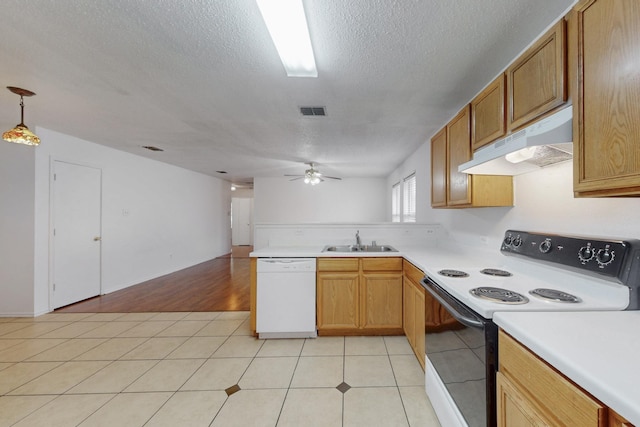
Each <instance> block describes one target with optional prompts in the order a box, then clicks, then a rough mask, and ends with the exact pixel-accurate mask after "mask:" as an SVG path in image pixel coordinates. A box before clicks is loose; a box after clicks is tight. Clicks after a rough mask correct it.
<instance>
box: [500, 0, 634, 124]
mask: <svg viewBox="0 0 640 427" xmlns="http://www.w3.org/2000/svg"><path fill="white" fill-rule="evenodd" d="M631 1H633V0H631ZM565 29H566V27H565V22H564V20H563V19H561V20H560V21H559V22H558V23H557V24H556V25H555V26H554V27H553V28H551V29H550V30H549V31H548V32H547V33H546V34H545V35H543V36H542V37H540V39H539V40H538V41H537V42H536V43H535V44H534V45H533V46H531V47H530V48H529V49H527V51H526V52H525V53H523V54H522V55H521V56H520V57H519V58H518V59H517V60H516V61H515V62H514V63H513V64H512V65H511V66H509V68H508V69H507V85H508V88H507V91H508V94H509V95H508V96H509V114H508V126H509V129H510V130H512V131H513V130H515V129H518V128H520V127H522V126H524V125H526V124H527V123H529V122H530V121H532V120H533V119H535V118H537V117H539V116H540V115H542V114H544V113H546V112H548V111H550V110H552V109H554V108H555V107H557V106H559V105H562V104H563V103H564V102H565V101H566V99H567V89H566V83H565V80H566V79H565V74H566V59H565V56H566V55H565V51H566V40H565V39H566V37H565Z"/></svg>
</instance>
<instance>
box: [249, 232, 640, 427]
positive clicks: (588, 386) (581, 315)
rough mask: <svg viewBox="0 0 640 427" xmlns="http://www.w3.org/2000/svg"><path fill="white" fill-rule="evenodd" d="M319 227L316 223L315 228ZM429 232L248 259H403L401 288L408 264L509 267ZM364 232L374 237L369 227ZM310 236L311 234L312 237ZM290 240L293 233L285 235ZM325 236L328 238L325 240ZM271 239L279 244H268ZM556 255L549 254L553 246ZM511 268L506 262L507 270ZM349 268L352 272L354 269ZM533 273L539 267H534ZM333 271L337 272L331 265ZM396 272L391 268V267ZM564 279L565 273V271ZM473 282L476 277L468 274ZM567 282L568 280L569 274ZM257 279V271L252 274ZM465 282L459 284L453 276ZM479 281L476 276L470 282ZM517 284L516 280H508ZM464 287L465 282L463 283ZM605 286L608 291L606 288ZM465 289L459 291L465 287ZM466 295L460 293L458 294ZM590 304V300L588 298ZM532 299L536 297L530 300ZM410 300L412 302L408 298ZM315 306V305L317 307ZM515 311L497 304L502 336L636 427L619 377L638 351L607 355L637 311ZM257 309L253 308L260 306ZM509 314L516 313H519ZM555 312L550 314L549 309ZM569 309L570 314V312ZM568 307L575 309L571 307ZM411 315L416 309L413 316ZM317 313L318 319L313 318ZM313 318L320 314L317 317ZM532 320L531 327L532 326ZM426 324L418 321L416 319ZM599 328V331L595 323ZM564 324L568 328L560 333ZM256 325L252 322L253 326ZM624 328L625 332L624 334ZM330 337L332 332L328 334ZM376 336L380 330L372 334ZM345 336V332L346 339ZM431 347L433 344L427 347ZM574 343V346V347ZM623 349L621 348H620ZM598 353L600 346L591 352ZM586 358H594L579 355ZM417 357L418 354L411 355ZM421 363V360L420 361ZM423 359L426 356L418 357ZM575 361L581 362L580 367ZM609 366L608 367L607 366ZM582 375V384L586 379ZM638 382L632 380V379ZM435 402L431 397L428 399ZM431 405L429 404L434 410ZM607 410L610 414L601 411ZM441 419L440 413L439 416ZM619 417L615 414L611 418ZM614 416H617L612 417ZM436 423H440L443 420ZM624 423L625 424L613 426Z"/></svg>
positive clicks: (634, 404)
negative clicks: (413, 238)
mask: <svg viewBox="0 0 640 427" xmlns="http://www.w3.org/2000/svg"><path fill="white" fill-rule="evenodd" d="M316 227H319V226H316ZM429 227H432V232H433V236H432V238H431V239H423V241H422V243H420V242H404V243H405V244H403V242H401V241H400V240H401V239H400V237H401V235H402V234H404V233H398V235H399V236H400V237H398V239H399V240H398V242H396V241H395V240H394V239H393V238H392V237H389V238H385V240H384V241H383V240H378V241H380V242H383V243H384V244H389V245H392V246H394V247H395V248H397V249H398V252H384V253H380V252H377V253H366V252H358V253H355V254H354V253H336V252H323V251H322V249H323V248H324V247H325V244H323V242H319V243H318V244H311V245H306V246H305V245H295V244H290V245H288V246H266V247H262V248H260V249H257V250H256V251H255V252H253V253H252V254H251V257H252V262H255V261H256V260H257V259H258V258H279V257H292V258H296V257H305V258H309V257H310V258H315V259H316V260H317V261H320V264H322V263H324V262H327V261H330V263H332V262H333V260H336V261H340V260H344V261H350V262H351V263H354V265H356V266H357V265H360V264H358V263H361V262H362V261H363V260H376V259H389V260H395V259H400V260H402V261H403V266H402V274H403V276H404V284H406V283H407V271H405V270H406V269H407V266H408V265H411V266H413V267H414V268H415V269H419V270H420V271H421V272H422V273H424V274H426V275H428V276H429V277H436V276H437V275H438V272H439V271H440V270H441V269H443V268H455V267H459V268H460V267H461V269H463V270H466V271H472V269H473V268H475V267H478V268H486V267H504V268H509V266H510V265H511V264H510V262H511V258H513V257H504V256H503V254H501V253H500V252H499V251H495V250H491V249H488V248H487V247H481V245H464V244H461V243H460V241H459V240H458V241H456V239H455V238H451V236H449V235H448V234H447V233H446V232H445V231H444V230H442V229H441V228H439V227H438V226H429ZM369 232H370V233H371V232H373V231H372V229H370V230H369ZM296 233H298V234H305V233H306V234H307V236H306V237H307V238H309V237H310V236H309V235H308V234H309V231H308V230H305V231H303V232H292V233H291V234H292V235H294V236H295V234H296ZM311 234H312V232H311ZM367 236H368V235H367ZM290 237H291V236H290ZM328 238H329V239H331V237H328ZM271 240H273V241H274V242H275V241H278V239H275V238H273V239H271ZM282 241H283V242H290V243H291V241H290V238H283V239H282ZM307 241H308V242H310V243H313V242H314V240H313V239H307ZM335 243H337V244H343V243H346V241H345V242H338V241H335ZM554 250H555V249H554ZM511 266H512V265H511ZM354 268H355V267H354ZM532 268H538V267H537V266H534V267H532ZM334 269H335V268H334ZM358 271H359V272H360V273H358V272H357V271H355V270H354V271H353V274H354V275H357V274H361V270H358ZM394 271H395V272H396V273H395V274H397V273H398V271H397V269H395V270H394ZM514 273H515V277H518V274H519V273H520V271H518V270H516V271H515V272H514ZM567 274H569V273H567ZM320 275H321V272H318V273H317V277H320ZM471 277H472V278H473V277H475V276H474V275H473V273H472V276H471ZM567 277H570V276H567ZM254 279H255V273H254ZM458 280H465V279H458ZM469 280H472V281H473V280H477V279H469ZM491 280H503V279H491ZM513 280H517V279H513ZM396 283H397V286H398V289H397V291H398V292H399V293H400V294H402V297H400V301H402V305H401V307H399V308H397V310H399V311H401V312H398V313H396V314H397V318H399V319H401V322H402V326H403V327H405V329H404V330H405V334H407V336H409V335H410V334H409V332H408V331H407V329H406V326H407V325H406V323H407V322H408V321H410V319H409V320H408V318H407V312H408V310H409V307H408V306H407V301H408V300H407V299H406V296H407V295H406V293H407V291H408V290H410V288H408V287H406V286H402V282H396ZM457 283H460V284H462V283H469V282H462V281H461V282H457ZM557 283H558V282H550V283H549V285H550V286H551V285H557ZM465 286H466V285H465ZM605 288H606V286H605ZM462 289H463V291H464V289H466V288H464V286H463V288H462ZM463 293H464V292H463ZM427 295H428V294H427ZM531 298H534V297H530V299H531ZM587 299H588V298H587ZM534 300H535V298H534ZM410 301H413V302H414V303H415V301H416V300H415V299H410ZM318 304H320V303H318ZM529 304H530V305H531V307H543V309H544V305H545V303H544V302H539V301H538V300H535V301H531V302H530V303H529ZM512 307H513V306H508V305H507V306H502V308H500V309H499V310H497V311H496V313H495V319H496V322H495V323H496V324H497V325H498V326H499V327H501V328H503V329H504V330H505V331H506V332H507V333H509V334H511V335H512V336H513V337H514V338H515V339H517V340H518V341H519V342H521V343H522V344H524V345H525V346H527V347H529V349H530V350H532V351H533V352H534V353H536V354H538V355H539V356H540V357H541V358H542V359H544V360H545V361H546V362H547V363H548V364H549V365H551V366H552V367H553V368H555V369H557V370H558V371H560V373H561V374H562V375H564V376H565V377H566V378H568V379H569V381H572V382H574V383H575V384H577V385H578V386H579V387H580V388H582V389H583V390H584V391H585V392H586V393H587V395H588V396H590V399H593V401H594V402H601V406H602V408H603V409H602V413H604V414H608V413H611V414H612V416H613V415H614V414H620V417H619V419H626V420H628V421H630V422H633V423H634V424H635V425H638V424H639V420H640V418H639V416H638V415H639V414H638V412H637V409H634V408H638V407H640V394H638V393H635V394H634V393H633V389H632V388H629V387H630V385H629V384H625V383H624V379H625V378H629V375H627V374H626V372H631V371H633V369H634V368H633V366H634V362H633V361H632V360H631V356H630V355H633V354H637V349H635V348H632V349H631V350H630V352H629V353H628V354H629V355H621V356H619V355H617V354H616V355H610V354H609V353H610V352H611V351H610V350H611V349H615V348H621V347H622V346H628V344H627V343H628V342H629V341H631V340H630V338H629V333H631V331H633V330H634V329H636V330H637V328H638V327H639V326H640V315H639V314H638V312H637V311H616V310H620V309H619V308H618V309H613V310H614V311H602V312H590V311H587V312H583V311H579V310H578V311H573V312H568V311H565V310H566V309H564V307H566V306H564V307H563V306H562V305H561V306H560V308H556V309H555V310H558V311H548V312H535V311H514V312H505V311H504V310H514V309H513V308H512ZM424 308H425V310H427V311H428V310H432V308H430V306H429V305H428V304H427V305H425V307H424ZM255 309H256V307H255V305H253V306H252V313H254V312H255ZM258 309H259V307H258ZM515 310H518V309H517V308H516V309H515ZM552 310H553V309H552ZM568 310H572V308H569V309H568ZM573 310H576V309H575V308H573ZM413 313H415V311H414V312H413ZM318 316H320V315H319V314H318ZM318 318H319V317H318ZM534 321H535V322H538V323H537V326H535V327H533V326H532V324H533V323H534ZM422 322H423V323H424V318H423V320H422ZM598 323H599V326H598ZM565 325H566V328H565ZM607 325H613V327H614V328H617V326H616V325H624V326H621V327H620V328H619V329H617V330H618V332H619V333H618V332H617V333H609V332H607V331H605V329H608V326H607ZM254 326H255V325H254ZM569 326H571V327H573V328H576V329H575V332H570V331H571V329H570V328H569ZM545 330H546V331H549V330H551V331H552V333H547V335H545V334H543V333H542V332H543V331H545ZM399 331H400V328H396V329H394V330H393V331H392V333H399ZM592 331H596V333H597V338H596V339H591V338H590V337H592V336H593V332H592ZM625 331H626V332H625ZM333 332H335V331H333ZM361 332H362V333H363V334H367V331H366V330H364V331H361ZM376 332H377V333H379V331H376ZM347 334H348V333H345V335H347ZM429 337H430V336H429V335H427V339H426V348H427V353H428V352H429V351H428V349H429V348H430V347H429V346H430V341H429V339H430V338H429ZM560 341H562V342H563V345H562V346H561V345H558V342H560ZM410 343H411V346H412V348H414V350H415V349H416V347H415V346H414V343H413V342H411V339H410ZM432 345H433V343H432ZM574 345H575V348H574V347H572V346H574ZM625 348H626V347H625ZM596 349H598V350H597V351H596ZM423 351H424V350H423ZM583 352H584V353H585V354H587V355H589V354H591V355H592V356H585V354H582V353H583ZM417 353H419V352H417ZM418 357H419V359H420V358H421V357H420V356H418ZM423 357H424V356H423ZM578 361H579V362H578ZM610 361H611V363H609V362H610ZM594 365H599V368H598V369H595V366H594ZM584 378H586V381H585V380H584ZM427 382H428V384H429V383H433V379H430V378H429V377H428V376H427ZM630 384H631V385H632V384H637V382H631V383H630ZM431 400H432V401H433V399H431ZM434 407H435V406H434ZM608 409H611V411H609V412H607V411H608ZM438 416H439V417H440V414H438ZM616 416H617V415H616ZM616 419H618V418H616ZM441 422H443V423H446V419H444V420H442V419H441ZM602 425H610V424H602ZM619 425H624V424H619Z"/></svg>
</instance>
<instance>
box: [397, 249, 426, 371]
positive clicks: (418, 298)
mask: <svg viewBox="0 0 640 427" xmlns="http://www.w3.org/2000/svg"><path fill="white" fill-rule="evenodd" d="M422 276H424V274H423V273H422V271H420V270H418V269H417V268H416V267H415V266H413V264H411V263H410V262H408V261H404V278H403V283H402V288H403V293H402V296H403V312H402V315H403V323H404V333H405V335H406V336H407V340H409V344H410V345H411V348H412V349H413V352H414V353H415V355H416V357H417V358H418V361H419V362H420V365H421V366H422V369H424V367H425V353H426V350H425V328H424V319H425V304H424V296H425V292H426V291H425V290H424V289H423V288H422V286H421V285H420V283H419V280H420V279H421V278H422ZM416 279H418V282H417V281H416Z"/></svg>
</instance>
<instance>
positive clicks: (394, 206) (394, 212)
mask: <svg viewBox="0 0 640 427" xmlns="http://www.w3.org/2000/svg"><path fill="white" fill-rule="evenodd" d="M391 222H400V183H399V182H397V183H395V184H393V187H391Z"/></svg>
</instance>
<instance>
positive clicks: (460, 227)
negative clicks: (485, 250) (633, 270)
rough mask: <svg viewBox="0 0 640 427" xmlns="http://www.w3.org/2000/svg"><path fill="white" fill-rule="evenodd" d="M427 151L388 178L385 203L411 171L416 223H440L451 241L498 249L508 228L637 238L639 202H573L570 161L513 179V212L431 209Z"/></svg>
mask: <svg viewBox="0 0 640 427" xmlns="http://www.w3.org/2000/svg"><path fill="white" fill-rule="evenodd" d="M429 148H430V143H429V142H426V143H425V144H423V146H421V147H420V148H419V149H418V150H417V151H416V152H415V153H414V154H413V155H412V156H410V157H409V158H408V159H407V160H406V161H405V163H403V165H401V166H400V167H399V168H398V169H397V170H395V171H394V172H393V174H391V175H390V176H389V178H388V179H387V190H388V196H387V204H388V205H390V203H391V196H390V188H391V185H393V183H395V182H397V179H396V178H397V177H398V176H403V175H404V174H406V173H410V172H412V171H413V169H414V168H417V170H416V174H417V185H418V194H417V202H418V207H417V220H418V222H421V223H441V224H442V225H443V226H444V227H445V228H446V229H447V230H448V232H449V233H451V234H452V235H453V236H452V237H454V238H456V239H457V240H464V241H466V242H467V243H470V244H477V245H484V246H489V247H494V248H498V247H499V245H500V241H501V240H502V236H503V234H504V231H505V230H507V229H510V228H511V229H522V230H529V231H540V232H548V233H554V232H555V233H563V234H576V235H588V236H602V237H620V238H634V239H640V221H638V212H640V198H579V199H576V198H574V197H573V164H572V162H565V163H560V164H557V165H553V166H549V167H547V168H544V169H541V170H540V171H538V172H531V173H528V174H524V175H519V176H516V177H515V179H514V186H515V206H514V207H511V208H476V209H431V207H430V204H431V201H430V198H431V176H430V162H431V160H430V149H429ZM388 215H389V218H390V211H389V214H388Z"/></svg>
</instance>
